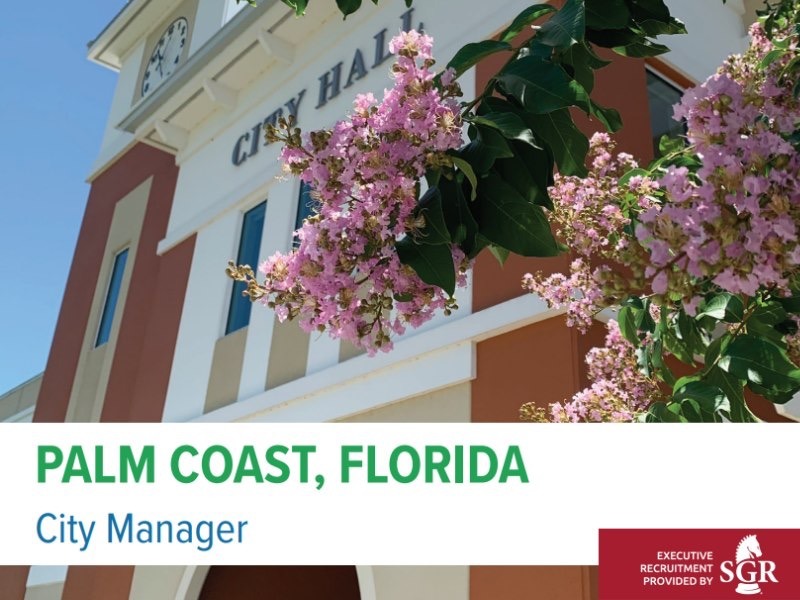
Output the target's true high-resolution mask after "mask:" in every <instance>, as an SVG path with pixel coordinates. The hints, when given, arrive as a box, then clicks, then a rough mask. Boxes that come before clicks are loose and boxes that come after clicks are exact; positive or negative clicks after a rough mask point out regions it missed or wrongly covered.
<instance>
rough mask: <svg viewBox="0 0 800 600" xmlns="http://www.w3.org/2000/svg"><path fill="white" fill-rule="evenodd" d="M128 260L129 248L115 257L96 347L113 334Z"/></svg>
mask: <svg viewBox="0 0 800 600" xmlns="http://www.w3.org/2000/svg"><path fill="white" fill-rule="evenodd" d="M127 261H128V249H127V248H125V250H123V251H122V252H120V253H119V254H117V256H115V257H114V268H113V269H112V270H111V281H110V282H109V284H108V292H107V293H106V302H105V304H104V305H103V316H102V317H100V328H99V329H98V331H97V341H96V342H95V344H94V345H95V347H97V346H102V345H103V344H105V343H106V342H107V341H108V338H109V336H110V335H111V325H112V324H113V323H114V312H115V311H116V310H117V301H118V300H119V290H120V288H121V287H122V276H123V275H124V274H125V263H126V262H127Z"/></svg>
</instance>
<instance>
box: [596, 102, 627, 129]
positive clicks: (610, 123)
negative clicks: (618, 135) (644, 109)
mask: <svg viewBox="0 0 800 600" xmlns="http://www.w3.org/2000/svg"><path fill="white" fill-rule="evenodd" d="M589 114H590V115H592V116H593V117H595V118H596V119H597V120H598V121H600V122H601V123H602V124H603V126H604V127H605V128H606V130H607V131H610V132H611V133H614V132H616V131H619V130H620V129H622V117H620V116H619V112H618V111H617V110H616V109H614V108H605V107H603V106H600V105H599V104H597V102H594V101H593V100H590V101H589Z"/></svg>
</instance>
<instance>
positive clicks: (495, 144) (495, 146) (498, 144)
mask: <svg viewBox="0 0 800 600" xmlns="http://www.w3.org/2000/svg"><path fill="white" fill-rule="evenodd" d="M473 127H475V128H476V129H477V130H478V137H477V139H478V140H479V141H480V142H482V143H483V145H484V146H486V148H488V150H489V151H490V152H491V153H492V154H493V155H494V157H495V158H508V157H510V156H514V152H513V151H512V150H511V146H509V145H508V142H507V141H506V138H505V137H504V136H503V134H502V133H500V132H499V131H497V130H496V129H493V128H492V127H486V126H485V125H481V124H479V123H475V124H473Z"/></svg>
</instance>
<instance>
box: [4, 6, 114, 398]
mask: <svg viewBox="0 0 800 600" xmlns="http://www.w3.org/2000/svg"><path fill="white" fill-rule="evenodd" d="M124 4H125V2H124V1H123V0H79V1H77V2H9V3H7V5H6V6H4V7H3V11H4V14H3V18H2V19H0V57H2V59H3V69H2V77H3V82H2V83H1V84H0V91H2V93H0V132H1V135H2V141H0V203H2V212H0V394H2V393H3V392H4V391H6V390H8V389H10V388H12V387H14V386H15V385H17V384H19V383H22V382H23V381H24V380H26V379H28V378H29V377H32V376H33V375H36V374H38V373H39V372H41V371H42V370H43V369H44V366H45V363H46V361H47V355H48V352H49V351H50V342H51V340H52V337H53V330H54V329H55V324H56V319H57V318H58V311H59V308H60V306H61V298H62V296H63V294H64V285H65V283H66V280H67V273H68V271H69V267H70V263H71V261H72V254H73V252H74V250H75V242H76V240H77V237H78V229H79V227H80V223H81V218H82V217H83V209H84V205H85V203H86V197H87V194H88V191H89V186H88V185H87V184H86V183H85V181H84V180H85V178H86V175H87V174H88V172H89V168H90V167H91V164H92V162H93V160H94V158H95V157H96V155H97V152H98V150H99V148H100V141H101V138H102V134H103V129H104V127H105V123H106V117H107V115H108V108H109V105H110V103H111V95H112V93H113V88H114V83H115V81H116V74H115V73H113V72H112V71H109V70H108V69H106V68H104V67H101V66H99V65H95V64H93V63H90V62H88V61H87V60H86V43H87V42H88V41H89V40H91V39H93V38H94V37H95V36H96V35H97V34H98V33H99V32H100V31H101V30H102V29H103V27H104V26H105V25H106V24H107V23H108V22H109V21H110V20H111V19H112V18H113V16H114V15H115V14H116V13H117V12H118V11H119V9H120V8H121V7H122V6H123V5H124Z"/></svg>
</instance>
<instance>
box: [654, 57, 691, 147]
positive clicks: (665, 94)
mask: <svg viewBox="0 0 800 600" xmlns="http://www.w3.org/2000/svg"><path fill="white" fill-rule="evenodd" d="M682 96H683V90H681V89H680V88H677V87H675V86H674V85H672V84H670V83H667V82H666V81H664V80H663V79H662V78H661V77H659V76H658V75H656V74H655V73H653V72H652V71H647V97H648V99H649V101H650V130H651V131H652V132H653V152H655V155H656V156H658V142H659V141H660V140H661V136H664V135H668V136H669V137H678V136H680V135H684V134H685V133H686V126H685V124H684V123H683V122H682V121H676V120H675V119H673V118H672V114H673V108H672V107H673V106H675V105H676V104H677V103H678V102H680V99H681V97H682Z"/></svg>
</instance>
